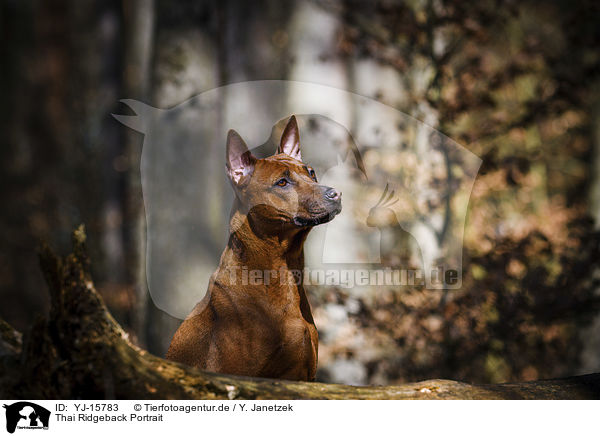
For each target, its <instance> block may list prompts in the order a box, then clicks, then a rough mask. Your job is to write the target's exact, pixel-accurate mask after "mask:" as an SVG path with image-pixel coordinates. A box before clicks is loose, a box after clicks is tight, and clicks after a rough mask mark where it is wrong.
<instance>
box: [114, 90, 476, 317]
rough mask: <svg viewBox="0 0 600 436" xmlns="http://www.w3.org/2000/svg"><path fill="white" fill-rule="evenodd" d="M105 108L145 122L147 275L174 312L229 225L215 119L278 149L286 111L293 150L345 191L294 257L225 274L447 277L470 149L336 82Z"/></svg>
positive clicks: (208, 266) (321, 282) (459, 232)
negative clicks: (286, 265) (164, 105)
mask: <svg viewBox="0 0 600 436" xmlns="http://www.w3.org/2000/svg"><path fill="white" fill-rule="evenodd" d="M123 103H125V104H127V105H128V106H129V107H130V108H131V109H132V110H133V111H134V113H135V115H114V116H115V118H116V119H117V120H119V121H120V122H122V123H123V124H125V125H126V126H128V127H130V128H132V129H135V130H137V131H139V132H142V133H144V134H145V138H144V145H143V150H142V160H141V177H142V189H143V195H144V204H145V211H146V222H147V253H146V274H147V280H148V286H149V291H150V294H151V296H152V299H153V301H154V303H155V304H156V305H157V306H158V307H159V308H160V309H161V310H163V311H165V312H167V313H169V314H170V315H172V316H175V317H179V318H185V317H186V316H187V314H188V313H189V311H190V309H191V308H192V307H193V306H194V304H196V303H197V302H198V301H199V300H201V299H202V297H203V296H204V295H205V294H206V290H207V287H208V282H209V279H210V277H211V275H212V274H213V272H215V270H216V269H217V267H218V265H219V259H220V256H221V253H222V252H223V250H224V248H225V247H226V245H227V241H228V238H229V221H230V213H231V208H232V204H233V200H234V198H233V190H232V187H231V184H230V181H229V179H228V178H227V175H226V170H225V159H226V157H225V147H226V138H227V132H228V130H229V129H234V130H236V131H237V132H238V133H239V134H240V136H241V137H242V138H243V139H244V141H245V142H246V144H247V145H248V147H249V149H250V150H251V152H252V154H253V155H254V156H256V157H257V158H264V157H267V156H271V155H273V154H274V153H275V152H276V149H277V145H278V144H279V140H280V137H281V135H282V132H283V129H284V128H285V126H286V123H287V121H288V119H289V117H290V115H292V114H294V115H295V116H296V119H297V122H298V127H299V132H300V143H301V149H302V160H303V162H305V163H306V164H307V165H310V167H312V168H314V170H315V171H316V174H317V177H318V179H319V183H320V184H323V185H327V186H331V187H334V188H335V189H337V190H339V191H341V192H342V194H343V198H342V206H343V209H342V212H341V213H340V214H339V215H338V216H337V217H335V219H333V220H332V221H330V222H328V223H326V224H321V225H318V226H316V227H314V228H313V229H312V231H311V232H310V234H309V236H308V238H307V240H306V243H305V245H304V252H305V268H304V270H303V271H297V272H294V274H293V276H294V277H284V275H282V274H278V273H277V272H276V271H268V270H266V271H262V270H261V271H255V270H249V269H248V268H245V267H244V266H243V265H242V266H240V268H235V271H230V272H229V273H230V274H231V277H232V280H236V281H238V282H239V284H240V285H242V286H243V285H244V284H245V283H252V284H258V283H266V282H265V281H267V280H298V279H299V277H302V280H303V283H304V285H305V286H307V287H309V286H338V287H342V288H345V289H347V290H348V292H350V293H366V292H377V287H378V286H412V287H414V286H421V287H426V288H428V289H458V288H460V287H461V285H462V242H463V233H464V226H465V216H466V212H467V207H468V203H469V198H470V195H471V189H472V186H473V182H474V180H475V177H476V175H477V172H478V170H479V167H480V165H481V160H480V159H479V158H478V157H477V156H475V155H474V154H473V153H471V152H469V151H468V150H466V149H465V148H463V147H461V146H460V145H459V144H457V143H456V142H455V141H453V140H451V139H450V138H448V137H446V136H444V135H443V134H442V133H440V132H438V131H436V130H435V129H433V128H432V127H430V126H428V125H426V124H424V123H423V122H421V121H419V120H416V119H414V118H412V117H410V116H408V115H406V114H404V113H402V112H400V111H398V110H396V109H394V108H393V107H390V106H387V105H385V104H382V103H380V102H378V101H376V100H373V99H370V98H367V97H364V96H360V95H356V94H353V93H350V92H347V91H344V90H340V89H335V88H330V87H327V86H322V85H316V84H311V83H303V82H293V81H254V82H243V83H236V84H231V85H227V86H223V87H220V88H217V89H213V90H210V91H207V92H204V93H202V94H200V95H198V96H196V97H194V98H192V99H190V100H187V101H186V102H184V103H182V104H180V105H178V106H176V107H173V108H171V109H157V108H154V107H151V106H148V105H146V104H144V103H141V102H139V101H135V100H123Z"/></svg>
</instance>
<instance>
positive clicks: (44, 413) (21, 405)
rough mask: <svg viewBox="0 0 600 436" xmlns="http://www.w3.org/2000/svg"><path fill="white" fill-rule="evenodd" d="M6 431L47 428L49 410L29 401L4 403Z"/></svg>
mask: <svg viewBox="0 0 600 436" xmlns="http://www.w3.org/2000/svg"><path fill="white" fill-rule="evenodd" d="M4 408H5V409H6V431H8V432H9V433H14V432H15V430H16V429H19V430H23V429H25V430H40V429H43V430H48V424H49V421H50V411H49V410H48V409H46V408H44V407H42V406H39V405H37V404H35V403H31V402H29V401H19V402H18V403H13V404H10V405H8V404H5V405H4Z"/></svg>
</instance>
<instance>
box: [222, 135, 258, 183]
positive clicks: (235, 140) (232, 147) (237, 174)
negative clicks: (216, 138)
mask: <svg viewBox="0 0 600 436" xmlns="http://www.w3.org/2000/svg"><path fill="white" fill-rule="evenodd" d="M255 164H256V158H255V157H254V156H252V153H250V151H249V150H248V146H247V145H246V143H245V142H244V140H243V139H242V137H241V136H240V135H239V134H238V133H237V132H236V131H235V130H230V131H229V132H228V133H227V175H228V176H229V178H230V179H231V181H232V182H233V183H235V184H236V185H241V184H243V183H244V182H246V181H247V180H249V179H250V176H251V175H252V173H253V172H254V165H255Z"/></svg>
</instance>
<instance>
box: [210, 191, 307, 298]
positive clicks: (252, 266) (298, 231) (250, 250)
mask: <svg viewBox="0 0 600 436" xmlns="http://www.w3.org/2000/svg"><path fill="white" fill-rule="evenodd" d="M309 231H310V227H307V228H289V226H280V227H278V226H274V225H273V224H272V223H268V224H267V223H261V222H260V220H258V219H257V218H256V217H255V216H254V215H253V214H252V213H251V212H247V211H244V209H243V208H242V207H240V204H239V202H238V201H236V202H235V204H234V207H233V209H232V213H231V219H230V231H229V241H228V243H227V247H226V248H225V250H224V251H223V254H222V256H221V261H220V263H219V270H218V272H217V279H218V281H219V282H221V283H229V284H230V285H234V286H235V283H232V282H231V277H233V275H231V274H232V271H233V272H234V273H235V275H236V276H237V277H238V278H239V274H240V271H241V270H242V269H244V271H245V272H244V273H245V274H252V271H260V273H264V272H265V271H271V272H275V274H276V276H275V277H271V279H272V285H277V284H280V283H281V281H280V280H281V277H291V276H290V273H291V272H293V273H295V274H298V273H300V274H302V271H303V269H304V241H305V240H306V237H307V235H308V233H309ZM282 274H283V275H285V276H282ZM273 279H274V280H273ZM258 286H259V287H263V286H260V285H258ZM267 287H273V288H274V289H277V288H278V286H267ZM292 287H293V288H296V286H292Z"/></svg>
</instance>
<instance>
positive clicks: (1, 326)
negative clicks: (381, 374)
mask: <svg viewBox="0 0 600 436" xmlns="http://www.w3.org/2000/svg"><path fill="white" fill-rule="evenodd" d="M85 239H86V236H85V232H84V229H83V227H80V228H79V229H77V230H76V231H75V232H74V233H73V253H71V254H69V255H68V256H66V257H64V258H60V257H58V256H56V255H55V254H54V253H53V252H52V251H51V250H50V249H49V248H48V247H47V246H43V247H42V248H41V249H40V253H39V255H40V264H41V267H42V270H43V272H44V275H45V278H46V281H47V284H48V288H49V290H50V296H51V309H50V313H49V316H48V318H47V319H44V318H39V319H38V320H37V321H36V322H35V323H34V325H33V326H32V328H31V329H30V331H29V332H28V333H27V334H26V335H25V336H24V337H23V338H22V337H21V334H20V333H18V332H16V331H15V330H13V329H12V328H11V327H10V326H9V325H8V324H6V323H5V322H4V321H0V396H1V397H2V398H15V399H21V398H26V399H70V398H72V399H75V398H85V399H112V398H117V399H598V398H600V374H590V375H585V376H578V377H570V378H565V379H556V380H542V381H535V382H527V383H508V384H498V385H472V384H467V383H460V382H456V381H450V380H428V381H423V382H419V383H409V384H404V385H400V386H384V387H355V386H345V385H336V384H323V383H304V382H288V381H281V380H270V379H256V378H248V377H235V376H227V375H222V374H214V373H208V372H204V371H199V370H196V369H194V368H190V367H186V366H184V365H180V364H177V363H174V362H170V361H167V360H164V359H161V358H159V357H156V356H153V355H151V354H149V353H148V352H146V351H144V350H142V349H140V348H138V347H136V346H135V345H133V344H132V343H131V342H130V341H129V340H128V338H127V334H126V333H125V332H124V331H123V329H122V328H121V326H120V325H119V324H118V323H117V322H116V321H115V320H114V319H113V317H112V316H111V314H110V313H109V311H108V310H107V308H106V306H105V305H104V303H103V301H102V298H101V297H100V295H99V294H98V293H97V292H96V290H95V288H94V284H93V282H92V280H91V277H90V273H89V265H90V262H89V259H88V257H87V254H86V250H85Z"/></svg>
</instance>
